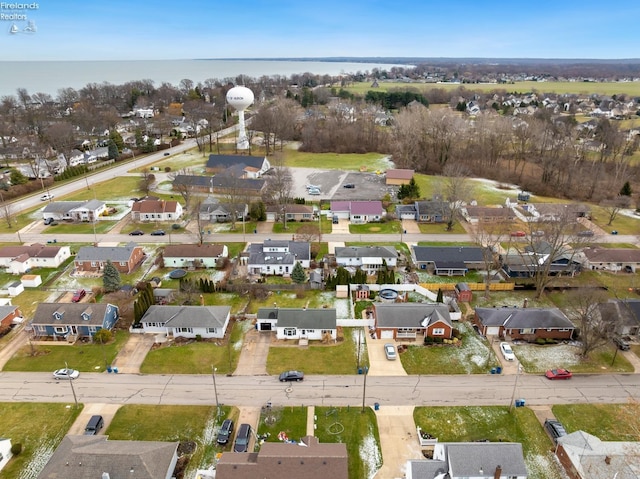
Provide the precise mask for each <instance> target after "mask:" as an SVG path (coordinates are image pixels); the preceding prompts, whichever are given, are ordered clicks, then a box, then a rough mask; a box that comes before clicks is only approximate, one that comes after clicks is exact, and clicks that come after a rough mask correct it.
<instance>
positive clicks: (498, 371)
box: [496, 366, 502, 374]
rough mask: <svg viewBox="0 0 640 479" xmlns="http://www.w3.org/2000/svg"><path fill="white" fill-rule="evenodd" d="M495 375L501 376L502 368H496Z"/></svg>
mask: <svg viewBox="0 0 640 479" xmlns="http://www.w3.org/2000/svg"><path fill="white" fill-rule="evenodd" d="M496 374H502V366H498V367H496Z"/></svg>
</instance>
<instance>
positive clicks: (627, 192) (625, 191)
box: [620, 181, 632, 196]
mask: <svg viewBox="0 0 640 479" xmlns="http://www.w3.org/2000/svg"><path fill="white" fill-rule="evenodd" d="M631 193H632V192H631V185H630V184H629V182H628V181H625V183H624V185H622V189H621V190H620V195H621V196H631Z"/></svg>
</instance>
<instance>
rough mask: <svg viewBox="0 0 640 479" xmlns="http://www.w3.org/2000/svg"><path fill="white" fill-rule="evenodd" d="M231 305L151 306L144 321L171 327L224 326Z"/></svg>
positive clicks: (143, 318)
mask: <svg viewBox="0 0 640 479" xmlns="http://www.w3.org/2000/svg"><path fill="white" fill-rule="evenodd" d="M230 312H231V306H155V305H154V306H151V307H150V308H149V309H148V310H147V312H146V313H145V314H144V316H143V317H142V320H141V322H143V323H162V324H164V325H165V326H166V327H169V328H180V327H190V328H223V327H224V325H225V322H226V319H227V316H229V313H230Z"/></svg>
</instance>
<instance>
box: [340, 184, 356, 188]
mask: <svg viewBox="0 0 640 479" xmlns="http://www.w3.org/2000/svg"><path fill="white" fill-rule="evenodd" d="M342 187H343V188H355V187H356V185H354V184H353V183H345V184H344V185H342Z"/></svg>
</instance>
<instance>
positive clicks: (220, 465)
mask: <svg viewBox="0 0 640 479" xmlns="http://www.w3.org/2000/svg"><path fill="white" fill-rule="evenodd" d="M215 477H216V479H255V478H256V477H260V478H261V479H281V478H283V477H291V478H305V479H328V478H331V479H348V478H349V464H348V455H347V446H346V444H345V443H320V441H319V440H318V438H316V437H313V436H305V437H303V438H300V442H299V443H290V442H265V443H263V444H262V445H261V446H260V451H259V452H249V453H238V452H223V453H222V455H221V456H220V459H219V461H218V462H217V464H216V476H215Z"/></svg>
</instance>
